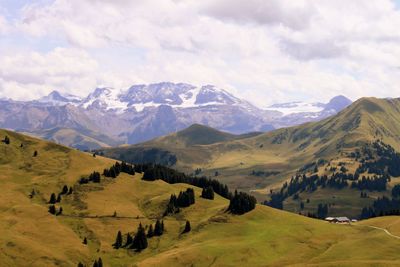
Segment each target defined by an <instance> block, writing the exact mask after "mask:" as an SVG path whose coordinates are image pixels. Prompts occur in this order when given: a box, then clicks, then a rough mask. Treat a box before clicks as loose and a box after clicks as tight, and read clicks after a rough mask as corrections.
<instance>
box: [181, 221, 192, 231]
mask: <svg viewBox="0 0 400 267" xmlns="http://www.w3.org/2000/svg"><path fill="white" fill-rule="evenodd" d="M191 230H192V228H191V226H190V222H189V221H186V224H185V229H183V232H182V234H185V233H189V232H190V231H191Z"/></svg>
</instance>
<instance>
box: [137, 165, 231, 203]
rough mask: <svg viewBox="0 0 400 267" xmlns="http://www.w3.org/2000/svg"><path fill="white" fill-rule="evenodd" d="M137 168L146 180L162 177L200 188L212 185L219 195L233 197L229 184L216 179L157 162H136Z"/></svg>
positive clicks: (171, 181)
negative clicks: (195, 174)
mask: <svg viewBox="0 0 400 267" xmlns="http://www.w3.org/2000/svg"><path fill="white" fill-rule="evenodd" d="M136 170H140V172H144V174H143V178H142V179H143V180H146V181H155V180H158V179H160V180H163V181H164V182H167V183H169V184H176V183H186V184H190V185H193V186H197V187H200V188H205V187H209V186H211V187H212V188H213V190H214V192H215V193H217V194H218V195H220V196H222V197H224V198H227V199H230V198H231V193H230V192H229V189H228V186H226V185H224V184H221V183H220V182H219V181H218V180H215V179H209V178H206V177H193V176H188V175H186V174H184V173H182V172H178V171H176V170H173V169H171V168H168V167H165V166H161V165H157V164H135V171H136ZM137 172H139V171H137Z"/></svg>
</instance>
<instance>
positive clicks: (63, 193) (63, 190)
mask: <svg viewBox="0 0 400 267" xmlns="http://www.w3.org/2000/svg"><path fill="white" fill-rule="evenodd" d="M66 193H68V186H67V185H64V186H63V189H62V191H61V194H62V195H65V194H66Z"/></svg>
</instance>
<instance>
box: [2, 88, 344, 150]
mask: <svg viewBox="0 0 400 267" xmlns="http://www.w3.org/2000/svg"><path fill="white" fill-rule="evenodd" d="M350 103H351V101H350V100H349V99H347V98H346V97H344V96H337V97H334V98H333V99H331V101H330V102H329V103H327V104H323V103H303V102H291V103H283V104H275V105H272V106H269V107H267V108H263V109H262V108H259V107H256V106H255V105H253V104H251V103H249V102H248V101H246V100H243V99H240V98H238V97H236V96H234V95H232V94H231V93H229V92H227V91H225V90H223V89H220V88H217V87H215V86H212V85H205V86H200V87H197V86H193V85H190V84H185V83H169V82H163V83H156V84H149V85H134V86H131V87H130V88H128V89H127V90H123V91H120V90H116V89H113V88H97V89H95V90H94V91H93V92H92V93H90V94H89V95H88V96H87V97H83V98H81V97H77V96H74V95H69V94H61V93H60V92H58V91H53V92H52V93H50V94H49V95H47V96H45V97H42V98H40V99H37V100H33V101H14V100H11V99H3V100H0V127H2V128H7V129H12V130H16V131H19V132H24V133H29V134H33V135H36V136H39V137H43V138H46V139H48V140H52V141H55V142H58V143H61V144H64V145H68V146H71V147H75V148H79V149H82V150H90V149H95V148H99V147H107V146H115V145H120V144H135V143H139V142H143V141H147V140H150V139H153V138H156V137H159V136H162V135H166V134H169V133H172V132H176V131H179V130H182V129H184V128H186V127H188V126H190V125H192V124H195V123H199V124H203V125H207V126H210V127H213V128H216V129H219V130H223V131H227V132H230V133H232V134H243V133H247V132H266V131H270V130H273V129H276V128H281V127H287V126H292V125H298V124H301V123H304V122H308V121H318V120H321V119H323V118H326V117H328V116H331V115H334V114H336V113H337V112H339V111H340V110H342V109H343V108H345V107H346V106H348V105H349V104H350Z"/></svg>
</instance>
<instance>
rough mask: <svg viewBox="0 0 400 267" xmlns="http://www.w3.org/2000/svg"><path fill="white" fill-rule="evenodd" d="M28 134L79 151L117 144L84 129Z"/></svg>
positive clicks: (64, 129)
mask: <svg viewBox="0 0 400 267" xmlns="http://www.w3.org/2000/svg"><path fill="white" fill-rule="evenodd" d="M30 134H33V135H35V136H37V137H39V138H43V139H46V140H50V141H52V142H55V143H59V144H65V145H66V146H69V147H74V148H78V149H80V150H93V149H99V148H102V147H110V145H117V144H118V141H116V140H112V139H111V138H109V137H108V136H105V135H102V134H97V133H95V132H92V131H89V130H86V129H85V130H76V129H71V128H60V127H57V128H53V129H50V130H44V131H36V132H32V133H30Z"/></svg>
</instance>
